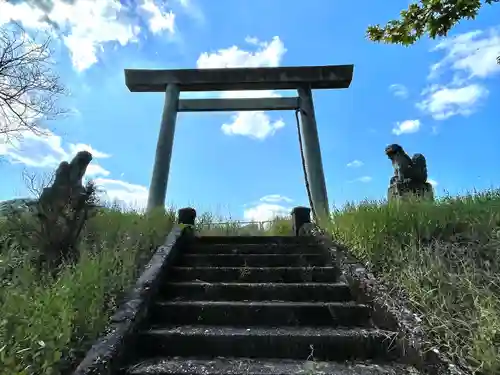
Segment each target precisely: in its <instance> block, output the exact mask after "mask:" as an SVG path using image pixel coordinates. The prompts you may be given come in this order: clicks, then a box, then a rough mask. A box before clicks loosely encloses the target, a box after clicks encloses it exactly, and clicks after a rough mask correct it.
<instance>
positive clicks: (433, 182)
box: [427, 178, 439, 187]
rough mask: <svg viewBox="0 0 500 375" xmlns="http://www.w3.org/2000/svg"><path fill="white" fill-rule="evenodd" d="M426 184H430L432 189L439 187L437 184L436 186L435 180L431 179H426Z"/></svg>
mask: <svg viewBox="0 0 500 375" xmlns="http://www.w3.org/2000/svg"><path fill="white" fill-rule="evenodd" d="M427 182H428V183H429V184H431V185H432V186H433V187H436V186H438V185H439V184H438V182H437V181H436V180H433V179H432V178H428V179H427Z"/></svg>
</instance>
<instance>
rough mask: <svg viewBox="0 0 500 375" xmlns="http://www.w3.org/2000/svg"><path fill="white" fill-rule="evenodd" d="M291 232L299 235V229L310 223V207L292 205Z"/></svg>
mask: <svg viewBox="0 0 500 375" xmlns="http://www.w3.org/2000/svg"><path fill="white" fill-rule="evenodd" d="M292 223H293V234H294V235H295V236H298V235H299V230H300V228H301V227H302V226H303V225H304V224H309V223H311V209H310V208H309V207H302V206H298V207H294V208H293V210H292Z"/></svg>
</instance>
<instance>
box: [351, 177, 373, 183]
mask: <svg viewBox="0 0 500 375" xmlns="http://www.w3.org/2000/svg"><path fill="white" fill-rule="evenodd" d="M371 180H372V178H371V177H370V176H362V177H359V178H356V179H355V180H352V181H349V182H363V183H367V182H370V181H371Z"/></svg>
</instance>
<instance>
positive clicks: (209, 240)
mask: <svg viewBox="0 0 500 375" xmlns="http://www.w3.org/2000/svg"><path fill="white" fill-rule="evenodd" d="M194 241H195V243H198V244H208V245H211V244H279V245H288V244H314V243H315V242H314V239H311V238H308V237H296V236H202V237H197V238H196V239H195V240H194Z"/></svg>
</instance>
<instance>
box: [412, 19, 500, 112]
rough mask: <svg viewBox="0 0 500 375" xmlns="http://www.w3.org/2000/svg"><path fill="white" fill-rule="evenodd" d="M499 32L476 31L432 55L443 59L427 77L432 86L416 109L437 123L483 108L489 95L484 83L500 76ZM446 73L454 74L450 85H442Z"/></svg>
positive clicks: (442, 45)
mask: <svg viewBox="0 0 500 375" xmlns="http://www.w3.org/2000/svg"><path fill="white" fill-rule="evenodd" d="M499 31H500V28H498V27H497V28H491V29H489V30H488V31H482V30H475V31H471V32H467V33H464V34H459V35H457V36H454V37H450V38H445V39H443V40H442V41H441V42H440V43H438V44H437V45H436V46H435V47H434V48H433V49H432V51H434V52H435V51H442V52H444V53H445V55H444V57H443V58H442V59H441V60H440V61H438V62H437V63H435V64H433V65H432V66H431V68H430V74H429V76H428V79H429V81H430V82H431V84H430V86H429V87H428V88H427V89H426V90H424V91H423V92H422V96H423V100H422V101H421V102H419V103H417V107H418V108H419V109H421V110H422V111H423V112H425V113H427V114H429V115H431V116H432V117H433V118H434V119H435V120H445V119H447V118H450V117H452V116H456V115H461V116H469V115H470V114H472V113H474V112H475V111H477V110H478V108H479V107H480V104H481V102H482V101H483V100H485V99H486V98H487V96H488V94H489V92H488V90H487V89H486V88H485V87H484V84H483V83H481V82H480V81H481V80H484V79H486V78H489V77H490V76H492V75H494V74H497V73H499V72H500V65H499V64H497V61H496V59H497V56H498V55H499V52H500V34H499ZM444 73H451V79H448V82H446V83H442V82H439V81H440V80H441V78H442V77H443V75H444Z"/></svg>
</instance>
